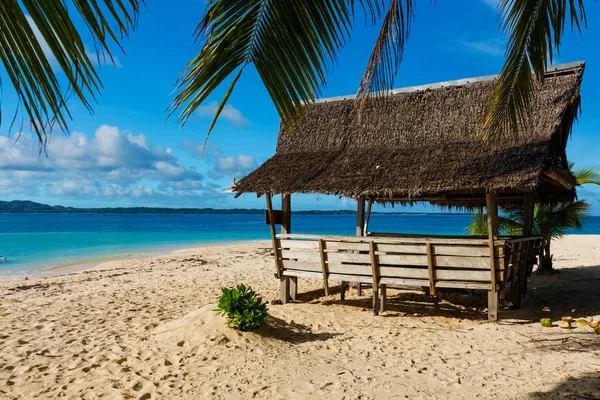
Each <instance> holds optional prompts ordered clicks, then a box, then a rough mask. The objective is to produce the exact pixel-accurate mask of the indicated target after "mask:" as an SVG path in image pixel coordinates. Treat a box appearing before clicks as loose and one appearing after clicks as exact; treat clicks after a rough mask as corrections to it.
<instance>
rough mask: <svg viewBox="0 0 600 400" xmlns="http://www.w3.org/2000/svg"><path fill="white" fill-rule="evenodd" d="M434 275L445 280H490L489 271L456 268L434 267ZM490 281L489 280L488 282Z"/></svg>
mask: <svg viewBox="0 0 600 400" xmlns="http://www.w3.org/2000/svg"><path fill="white" fill-rule="evenodd" d="M435 275H436V278H437V279H440V280H445V281H478V282H490V272H489V271H477V270H466V269H464V270H462V269H461V270H457V269H439V268H438V269H436V270H435ZM490 283H491V282H490Z"/></svg>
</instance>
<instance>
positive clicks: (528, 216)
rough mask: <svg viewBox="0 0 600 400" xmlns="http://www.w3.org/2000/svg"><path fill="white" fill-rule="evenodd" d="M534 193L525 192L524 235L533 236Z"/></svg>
mask: <svg viewBox="0 0 600 400" xmlns="http://www.w3.org/2000/svg"><path fill="white" fill-rule="evenodd" d="M534 206H535V205H534V203H533V194H532V193H525V198H524V200H523V236H525V237H528V236H531V229H532V228H533V213H534Z"/></svg>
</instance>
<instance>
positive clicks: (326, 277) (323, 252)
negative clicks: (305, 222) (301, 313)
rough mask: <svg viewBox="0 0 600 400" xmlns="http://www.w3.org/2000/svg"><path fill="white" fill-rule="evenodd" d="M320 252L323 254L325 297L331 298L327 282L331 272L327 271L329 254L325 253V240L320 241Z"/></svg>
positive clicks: (322, 266) (322, 267) (322, 268)
mask: <svg viewBox="0 0 600 400" xmlns="http://www.w3.org/2000/svg"><path fill="white" fill-rule="evenodd" d="M319 252H320V253H321V270H322V271H323V289H325V296H329V284H328V282H327V279H328V277H329V270H328V269H327V254H326V253H325V241H324V240H323V239H319Z"/></svg>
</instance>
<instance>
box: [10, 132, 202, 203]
mask: <svg viewBox="0 0 600 400" xmlns="http://www.w3.org/2000/svg"><path fill="white" fill-rule="evenodd" d="M0 154H2V157H0V194H11V195H13V194H22V195H44V194H45V195H46V196H55V197H62V198H71V197H107V198H114V197H134V198H140V197H144V198H146V197H152V198H161V197H163V196H168V197H174V196H175V197H176V196H184V195H185V196H189V195H193V196H200V197H201V196H202V195H203V190H207V191H208V192H209V195H210V196H212V192H214V189H213V188H208V189H204V188H203V187H202V185H201V184H200V181H201V180H203V175H202V174H201V173H199V172H198V171H197V170H196V169H195V168H193V167H185V166H184V165H182V164H181V162H180V161H179V160H178V159H177V158H176V157H175V156H174V155H173V153H172V151H171V149H168V148H167V149H165V148H163V147H160V146H153V145H152V144H150V143H149V142H148V139H147V138H146V136H145V135H143V134H141V133H140V134H138V135H133V134H130V133H127V132H124V131H122V130H120V129H119V128H118V127H115V126H108V125H102V126H101V127H99V128H98V129H97V130H96V131H95V132H94V136H92V137H88V136H87V135H86V134H84V133H81V132H74V133H73V134H72V135H71V136H54V137H52V138H51V139H50V141H49V143H48V145H47V147H46V151H45V153H43V154H41V155H40V153H39V148H38V144H37V140H36V139H35V137H34V136H33V135H31V134H23V135H21V138H20V139H19V140H18V141H17V142H16V143H15V142H14V139H11V138H9V137H7V136H2V135H0ZM161 188H162V189H161ZM183 192H185V193H183Z"/></svg>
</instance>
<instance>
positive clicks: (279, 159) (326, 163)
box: [232, 62, 585, 207]
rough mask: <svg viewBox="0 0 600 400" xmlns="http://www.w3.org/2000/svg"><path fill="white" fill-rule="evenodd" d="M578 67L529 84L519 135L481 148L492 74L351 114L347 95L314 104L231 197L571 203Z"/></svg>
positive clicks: (401, 94) (416, 91)
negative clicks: (492, 196)
mask: <svg viewBox="0 0 600 400" xmlns="http://www.w3.org/2000/svg"><path fill="white" fill-rule="evenodd" d="M584 66H585V64H584V63H583V62H576V63H570V64H564V65H560V66H556V67H553V68H551V69H550V70H549V71H548V73H547V75H546V79H545V80H544V82H543V84H542V83H539V82H538V83H536V84H535V95H534V98H533V103H532V109H531V114H530V118H529V122H528V124H527V127H526V128H524V129H523V130H522V131H521V132H519V133H518V135H515V136H514V137H512V138H498V139H496V140H488V141H485V142H484V141H483V139H482V137H483V133H484V132H483V130H482V129H483V128H482V122H483V121H484V117H485V114H486V110H487V107H488V104H489V98H490V94H491V92H492V89H493V87H494V85H495V83H496V81H495V78H496V77H495V76H488V77H479V78H470V79H462V80H458V81H451V82H444V83H438V84H431V85H423V86H419V87H410V88H404V89H397V90H394V91H393V92H392V94H391V95H390V96H388V97H387V98H385V99H384V100H382V99H381V98H379V99H377V98H375V99H372V100H370V101H369V103H368V104H367V105H366V107H365V109H364V110H363V112H362V113H361V114H360V116H359V113H358V111H357V108H356V105H355V100H354V97H353V96H347V97H338V98H332V99H324V100H320V101H318V102H317V103H316V104H314V105H313V106H312V107H311V108H310V110H308V112H307V114H306V115H305V117H304V118H303V119H302V121H301V123H300V125H299V127H298V128H297V130H296V131H294V132H293V134H288V133H287V132H286V131H285V129H284V128H283V127H282V128H281V130H280V132H279V139H278V143H277V152H276V154H275V155H274V156H273V157H271V158H270V159H269V160H268V161H267V162H265V163H264V164H263V165H261V166H260V167H259V168H258V169H256V170H255V171H254V172H252V173H250V174H249V175H248V176H246V177H245V178H244V179H242V180H241V181H239V182H238V183H237V184H236V185H235V186H234V187H233V188H232V190H233V191H234V192H236V193H237V194H238V195H240V194H242V193H247V192H254V193H258V194H264V193H273V194H276V193H282V194H287V193H323V194H333V195H340V196H349V197H353V198H357V197H360V196H370V197H372V198H375V199H376V201H384V202H386V201H390V202H401V203H407V202H408V203H410V202H420V201H429V202H432V203H437V204H443V205H448V206H460V207H478V206H481V205H482V204H485V196H484V195H483V196H482V194H484V193H485V192H486V191H490V190H493V191H495V192H497V193H498V201H499V202H500V203H503V202H510V201H511V199H514V198H515V197H517V198H520V196H522V195H523V193H532V192H533V193H534V199H535V201H536V202H555V201H561V200H568V199H572V198H573V197H574V195H575V190H574V179H573V177H572V175H571V174H570V173H569V172H568V167H567V158H566V153H565V148H566V143H567V139H568V137H569V134H570V130H571V125H572V123H573V120H574V119H575V118H576V116H577V111H578V107H579V103H580V96H579V87H580V84H581V80H582V75H583V70H584Z"/></svg>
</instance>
